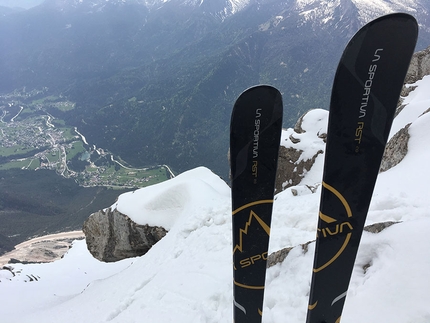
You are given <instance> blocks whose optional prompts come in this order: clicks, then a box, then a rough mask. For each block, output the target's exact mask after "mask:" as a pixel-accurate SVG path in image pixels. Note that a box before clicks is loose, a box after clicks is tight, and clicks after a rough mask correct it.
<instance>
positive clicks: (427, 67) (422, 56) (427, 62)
mask: <svg viewBox="0 0 430 323" xmlns="http://www.w3.org/2000/svg"><path fill="white" fill-rule="evenodd" d="M426 75H430V47H427V48H426V49H424V50H422V51H419V52H416V53H414V55H413V56H412V59H411V63H410V65H409V69H408V72H407V74H406V78H405V83H406V84H413V83H415V82H417V81H419V80H421V79H422V78H423V77H424V76H426ZM402 96H403V94H402Z"/></svg>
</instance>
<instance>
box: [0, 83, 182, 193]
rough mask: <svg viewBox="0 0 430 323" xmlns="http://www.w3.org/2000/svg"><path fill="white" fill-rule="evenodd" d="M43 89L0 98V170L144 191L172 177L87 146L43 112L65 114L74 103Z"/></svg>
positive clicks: (74, 132)
mask: <svg viewBox="0 0 430 323" xmlns="http://www.w3.org/2000/svg"><path fill="white" fill-rule="evenodd" d="M47 91H48V89H47V88H43V89H41V90H33V91H31V92H26V91H25V89H23V90H21V91H17V90H15V91H14V92H12V93H9V94H7V95H2V96H0V143H1V148H0V170H7V169H17V168H19V169H27V170H34V171H37V170H39V169H49V170H52V171H55V172H56V173H57V174H59V175H61V176H63V177H65V178H73V179H75V181H76V182H77V183H78V184H79V185H81V186H106V187H113V188H115V187H119V188H137V187H144V186H148V185H151V184H155V183H157V182H161V181H164V180H166V179H168V178H170V177H171V176H173V174H172V173H171V170H170V169H169V167H168V166H167V165H157V166H152V167H145V168H133V167H131V166H128V165H127V163H126V162H125V161H123V160H121V159H120V157H117V156H114V155H113V154H112V153H111V152H109V151H108V150H106V149H103V148H98V147H96V146H95V145H94V144H89V143H88V142H87V140H86V138H85V136H84V135H83V134H81V133H80V132H79V130H78V129H77V128H76V127H73V126H70V125H66V122H65V121H64V120H60V119H58V118H55V117H54V116H53V115H52V114H51V113H49V112H48V110H49V111H52V109H54V110H55V109H58V110H60V111H67V110H71V109H74V106H75V104H74V103H73V102H70V101H68V100H67V99H65V98H61V97H54V96H48V95H47V94H46V92H47ZM36 98H38V99H36Z"/></svg>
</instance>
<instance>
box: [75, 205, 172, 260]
mask: <svg viewBox="0 0 430 323" xmlns="http://www.w3.org/2000/svg"><path fill="white" fill-rule="evenodd" d="M82 230H83V232H84V234H85V237H86V243H87V247H88V250H89V251H90V253H91V254H92V255H93V256H94V257H95V258H96V259H98V260H101V261H104V262H114V261H118V260H122V259H125V258H131V257H137V256H141V255H144V254H145V253H147V252H148V250H149V249H151V247H152V246H153V245H154V244H155V243H157V242H158V241H160V240H161V239H162V238H163V237H164V236H165V235H166V233H167V230H165V229H164V228H162V227H151V226H149V225H139V224H136V223H135V222H134V221H132V220H131V219H130V218H129V217H128V216H127V215H124V214H122V213H120V212H119V211H117V210H116V209H114V210H111V209H110V208H109V209H107V210H105V211H103V210H102V211H98V212H96V213H93V214H91V215H90V217H89V218H88V219H87V220H86V221H85V223H84V225H83V228H82Z"/></svg>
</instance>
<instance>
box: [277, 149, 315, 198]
mask: <svg viewBox="0 0 430 323" xmlns="http://www.w3.org/2000/svg"><path fill="white" fill-rule="evenodd" d="M302 153H303V151H302V150H297V149H295V148H293V147H289V148H286V147H284V146H281V147H280V148H279V157H278V171H277V176H276V184H275V190H276V192H281V191H283V190H285V189H286V188H288V187H291V186H296V185H298V184H299V183H300V181H301V180H302V179H303V176H304V174H305V173H306V172H308V171H309V170H310V169H311V168H312V166H313V164H314V163H315V159H316V158H317V157H318V155H319V154H322V153H323V151H322V150H319V151H318V152H317V153H316V154H315V155H313V156H312V158H310V159H306V160H303V159H302V160H299V159H300V157H301V155H302Z"/></svg>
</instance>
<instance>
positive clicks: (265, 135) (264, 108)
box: [230, 85, 282, 323]
mask: <svg viewBox="0 0 430 323" xmlns="http://www.w3.org/2000/svg"><path fill="white" fill-rule="evenodd" d="M281 129H282V97H281V94H280V93H279V91H278V90H277V89H275V88H273V87H271V86H267V85H260V86H256V87H252V88H250V89H248V90H246V91H245V92H243V93H242V94H241V95H240V96H239V98H238V99H237V101H236V103H235V105H234V108H233V112H232V116H231V124H230V166H231V190H232V209H233V266H234V268H233V269H234V274H233V277H234V281H233V283H234V285H233V297H234V307H233V312H234V321H235V323H260V322H261V317H262V309H263V308H262V306H263V296H264V285H265V276H266V260H267V251H268V246H269V236H270V223H271V218H272V205H273V194H274V190H275V177H276V166H277V161H278V152H279V143H280V136H281Z"/></svg>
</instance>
